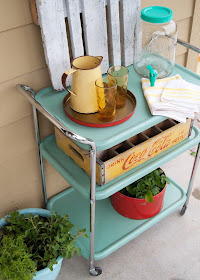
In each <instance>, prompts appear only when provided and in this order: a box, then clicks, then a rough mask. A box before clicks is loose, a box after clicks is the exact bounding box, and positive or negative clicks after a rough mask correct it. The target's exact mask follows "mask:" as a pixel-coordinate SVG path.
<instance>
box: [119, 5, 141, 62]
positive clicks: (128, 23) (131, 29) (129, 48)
mask: <svg viewBox="0 0 200 280" xmlns="http://www.w3.org/2000/svg"><path fill="white" fill-rule="evenodd" d="M139 7H140V0H134V1H130V0H121V1H120V18H121V28H122V30H121V34H122V61H123V65H125V66H128V65H130V64H132V63H133V54H134V43H135V38H136V36H139V34H136V33H135V29H136V27H137V25H136V23H137V20H138V17H137V13H138V12H139ZM138 42H139V40H138Z"/></svg>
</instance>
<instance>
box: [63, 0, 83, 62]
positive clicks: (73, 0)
mask: <svg viewBox="0 0 200 280" xmlns="http://www.w3.org/2000/svg"><path fill="white" fill-rule="evenodd" d="M65 1H66V8H67V18H68V24H69V30H70V39H71V48H72V54H73V58H75V57H78V56H81V55H84V49H83V40H82V28H81V20H80V12H79V11H80V7H79V5H80V3H79V0H65Z"/></svg>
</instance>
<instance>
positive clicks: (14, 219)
mask: <svg viewBox="0 0 200 280" xmlns="http://www.w3.org/2000/svg"><path fill="white" fill-rule="evenodd" d="M6 221H7V225H5V226H4V227H2V228H1V229H0V279H2V280H31V279H33V276H34V274H35V272H36V271H38V270H41V269H43V268H46V267H48V268H49V269H50V270H53V267H52V266H53V265H54V264H56V263H57V262H56V259H57V258H58V256H62V257H63V258H67V259H70V258H71V257H72V255H73V253H74V252H75V251H76V252H77V254H78V255H80V254H81V251H80V248H78V247H77V246H76V245H75V241H76V239H77V238H78V237H79V236H84V237H88V236H87V235H86V233H85V231H86V230H85V229H81V230H79V229H78V228H77V233H76V234H73V233H71V231H72V228H73V225H72V224H71V222H70V221H69V219H68V216H67V215H63V216H62V217H61V216H59V215H58V214H56V213H53V214H51V216H50V217H41V216H39V215H32V214H28V216H26V217H25V216H24V215H23V214H21V215H20V214H19V213H18V212H16V211H15V212H13V213H11V214H10V215H9V216H8V217H7V218H6Z"/></svg>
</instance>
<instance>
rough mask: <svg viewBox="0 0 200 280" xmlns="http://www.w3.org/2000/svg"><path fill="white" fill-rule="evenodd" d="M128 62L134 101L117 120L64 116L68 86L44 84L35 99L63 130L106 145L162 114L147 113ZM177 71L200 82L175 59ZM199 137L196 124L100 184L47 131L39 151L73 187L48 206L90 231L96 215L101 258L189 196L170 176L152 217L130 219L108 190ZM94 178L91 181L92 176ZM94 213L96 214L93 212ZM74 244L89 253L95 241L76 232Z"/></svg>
mask: <svg viewBox="0 0 200 280" xmlns="http://www.w3.org/2000/svg"><path fill="white" fill-rule="evenodd" d="M128 68H129V84H128V89H129V90H130V91H131V92H132V93H133V94H134V95H135V97H136V99H137V107H136V110H135V113H134V115H133V116H132V117H131V118H130V119H129V120H128V121H126V122H124V123H122V124H120V125H117V126H114V127H109V128H92V127H85V126H81V125H79V124H76V123H74V122H73V121H71V120H70V119H68V118H67V116H66V115H65V113H64V110H63V106H62V102H63V99H64V97H65V95H66V91H62V92H60V93H54V91H53V89H52V88H46V89H43V90H41V91H39V92H38V93H37V95H36V96H35V99H36V101H37V102H39V103H40V105H41V106H42V107H43V108H45V109H46V110H47V111H48V112H49V113H50V114H51V115H52V116H53V117H55V118H56V119H57V122H60V123H61V124H62V125H63V126H64V127H65V129H66V131H71V132H72V133H75V134H77V135H79V136H82V137H85V138H88V139H92V140H93V142H94V143H95V145H96V148H97V151H101V150H106V149H109V148H111V147H112V146H114V145H117V144H118V143H121V142H123V141H125V140H126V139H128V138H130V137H132V136H134V135H136V134H138V133H140V132H142V131H144V130H146V129H148V128H149V127H152V126H154V125H156V124H158V123H160V122H162V121H163V120H165V119H166V118H165V117H163V116H152V115H151V113H150V111H149V108H148V106H147V103H146V100H145V98H144V95H143V92H142V88H141V78H140V77H139V76H138V75H137V74H136V73H135V72H134V70H133V67H132V66H130V67H128ZM175 74H180V75H181V77H182V78H183V79H185V80H187V81H188V82H191V83H193V84H196V85H199V76H198V75H196V74H194V73H192V72H190V71H189V70H187V69H186V68H184V67H181V66H179V65H175V67H174V70H173V72H172V73H171V76H172V75H175ZM54 120H55V119H54ZM73 139H74V138H73ZM80 142H81V141H80ZM199 142H200V131H199V129H198V128H197V127H195V126H194V127H193V129H192V132H191V136H190V137H188V138H187V139H185V140H184V141H183V142H181V143H179V144H177V145H175V146H174V147H172V148H170V149H169V150H167V151H165V152H163V153H161V154H159V155H158V156H156V157H154V158H152V159H150V160H148V161H146V162H145V163H143V164H141V165H139V166H137V167H136V168H134V169H132V170H130V171H129V172H127V173H125V174H123V175H121V176H119V177H117V178H115V179H114V180H112V181H110V182H109V183H107V184H105V185H103V186H101V187H100V186H99V185H97V184H96V188H95V186H94V185H92V184H90V177H89V176H88V175H87V174H86V173H85V172H84V170H82V169H81V168H80V167H79V166H77V165H76V164H75V162H74V161H73V160H72V159H71V158H70V157H68V156H67V155H66V154H65V153H64V152H63V151H61V150H60V149H59V148H58V147H57V145H56V142H55V136H54V135H53V136H49V137H47V138H46V139H44V140H43V141H42V143H41V144H40V152H41V154H42V156H43V157H44V158H45V159H46V160H47V161H48V162H49V163H50V164H51V165H52V166H53V167H54V168H55V169H56V170H57V171H58V172H59V173H60V174H61V175H62V176H63V177H64V178H65V179H66V181H67V182H68V183H69V184H70V185H71V186H72V188H70V189H67V190H66V191H64V192H62V193H60V194H58V195H56V196H54V197H53V198H52V199H50V201H49V202H48V204H47V207H48V209H49V210H53V211H57V212H58V213H60V214H65V213H66V214H68V215H69V217H70V220H71V222H72V223H73V224H75V225H78V226H79V227H80V228H81V227H83V228H86V229H87V233H88V234H89V232H90V222H91V221H92V219H91V216H92V215H91V213H93V222H92V223H93V224H94V220H95V230H94V227H91V228H93V231H92V233H91V236H92V237H94V235H93V234H94V232H95V254H94V259H96V260H98V259H102V258H105V257H106V256H108V255H109V254H111V253H112V252H114V251H115V250H117V249H118V248H120V247H121V246H123V245H125V244H126V243H127V242H129V241H130V240H132V239H134V238H135V237H136V236H138V235H139V234H141V233H142V232H144V231H145V230H147V229H148V228H150V227H151V226H153V225H155V224H156V223H157V222H159V221H160V220H162V219H163V218H165V217H166V216H167V215H169V214H170V213H172V212H173V211H174V210H176V209H177V208H178V207H181V206H183V204H184V203H186V202H187V194H186V193H185V191H184V190H183V189H182V187H181V186H179V185H178V184H177V183H175V182H174V181H173V180H171V184H170V185H168V186H167V190H166V194H165V201H164V207H163V209H162V210H161V211H160V212H159V213H158V214H157V215H156V216H154V217H152V218H150V219H147V220H132V219H128V218H125V217H123V216H121V215H120V214H118V213H117V212H116V211H115V210H114V208H113V207H112V204H111V201H110V196H111V195H112V194H114V193H115V192H117V191H119V190H120V189H122V188H124V187H125V186H127V185H129V184H130V183H132V182H134V181H136V180H138V179H139V178H141V177H143V176H144V175H146V174H148V173H149V172H151V171H152V170H154V169H156V168H157V167H160V166H162V165H163V164H164V163H166V162H168V161H169V160H171V159H173V158H174V157H176V156H178V155H180V154H181V153H183V152H185V151H187V150H188V149H190V148H192V147H193V146H195V145H196V144H198V143H199ZM77 144H78V145H79V146H81V147H83V148H84V149H89V148H90V147H89V145H88V146H87V145H84V144H80V143H77ZM93 168H94V166H93ZM93 170H94V169H93ZM92 182H93V183H94V180H93V181H92ZM91 186H92V187H91ZM90 188H91V189H90ZM94 189H95V197H96V206H95V207H96V214H95V215H94V211H93V212H92V211H91V209H92V204H90V191H91V190H93V192H94ZM93 209H94V208H93ZM182 209H183V208H182ZM184 209H186V208H184ZM184 211H185V210H184ZM94 216H96V217H95V218H94ZM93 240H94V239H93ZM77 245H78V246H79V247H80V248H81V250H82V256H83V257H84V258H87V259H89V258H90V260H92V259H93V245H94V244H93V243H92V246H91V244H90V240H89V239H84V238H80V239H79V240H78V241H77ZM90 246H91V247H90ZM91 248H92V249H91ZM90 250H91V251H92V257H91V256H90Z"/></svg>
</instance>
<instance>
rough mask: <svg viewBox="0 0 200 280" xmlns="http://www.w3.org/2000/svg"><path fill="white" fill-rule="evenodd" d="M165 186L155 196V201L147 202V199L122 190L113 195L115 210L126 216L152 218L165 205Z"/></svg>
mask: <svg viewBox="0 0 200 280" xmlns="http://www.w3.org/2000/svg"><path fill="white" fill-rule="evenodd" d="M165 191H166V186H165V188H164V189H163V190H162V191H161V192H160V193H159V194H157V195H155V196H154V197H153V199H154V201H153V202H147V201H146V200H145V199H139V198H132V197H129V196H126V195H124V194H122V193H120V192H117V193H115V194H113V195H112V196H111V202H112V205H113V207H114V208H115V210H116V211H117V212H118V213H119V214H121V215H122V216H124V217H127V218H130V219H135V220H141V219H147V218H150V217H152V216H154V215H156V214H157V213H159V212H160V210H161V209H162V207H163V204H164V195H165Z"/></svg>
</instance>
